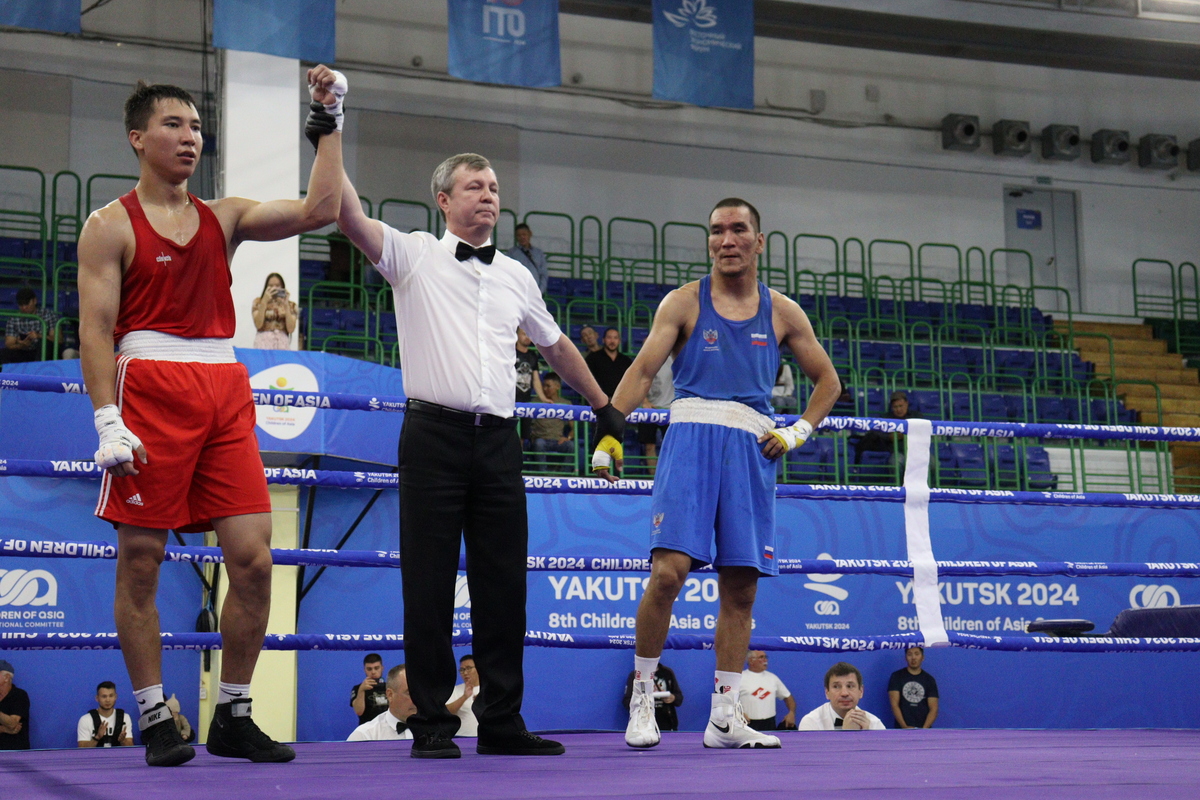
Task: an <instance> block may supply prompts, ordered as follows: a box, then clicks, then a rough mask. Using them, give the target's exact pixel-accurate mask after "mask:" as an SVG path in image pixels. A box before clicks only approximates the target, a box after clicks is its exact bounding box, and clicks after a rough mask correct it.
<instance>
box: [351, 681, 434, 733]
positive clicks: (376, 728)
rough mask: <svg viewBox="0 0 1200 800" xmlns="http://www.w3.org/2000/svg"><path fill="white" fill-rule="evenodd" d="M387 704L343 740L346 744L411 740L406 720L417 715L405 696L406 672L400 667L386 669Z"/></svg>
mask: <svg viewBox="0 0 1200 800" xmlns="http://www.w3.org/2000/svg"><path fill="white" fill-rule="evenodd" d="M385 691H386V695H387V698H386V699H387V705H386V706H384V707H383V709H382V710H381V711H380V712H379V714H378V715H377V716H375V717H374V718H373V719H372V720H371V721H370V722H364V723H363V724H362V725H359V726H358V727H357V728H355V729H354V730H353V731H351V732H350V735H349V736H347V737H346V741H347V742H379V741H387V740H391V739H411V738H413V735H412V731H410V730H409V729H408V724H407V720H408V718H409V717H411V716H412V715H413V714H415V713H417V707H416V706H415V705H413V701H412V696H411V695H409V693H408V673H407V672H406V671H405V669H404V665H403V664H398V665H396V666H394V667H392V668H391V669H390V670H388V674H387V688H386V690H385Z"/></svg>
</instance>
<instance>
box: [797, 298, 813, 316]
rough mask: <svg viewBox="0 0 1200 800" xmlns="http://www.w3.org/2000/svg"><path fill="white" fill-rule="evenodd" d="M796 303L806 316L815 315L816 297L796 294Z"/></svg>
mask: <svg viewBox="0 0 1200 800" xmlns="http://www.w3.org/2000/svg"><path fill="white" fill-rule="evenodd" d="M796 302H797V303H799V304H800V307H801V308H803V309H804V313H806V314H815V313H817V297H816V295H811V294H798V295H796Z"/></svg>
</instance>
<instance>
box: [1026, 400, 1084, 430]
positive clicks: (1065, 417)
mask: <svg viewBox="0 0 1200 800" xmlns="http://www.w3.org/2000/svg"><path fill="white" fill-rule="evenodd" d="M1073 405H1074V404H1073V403H1068V402H1067V401H1066V400H1064V399H1063V398H1061V397H1035V398H1034V399H1033V409H1034V420H1035V421H1036V422H1052V423H1060V424H1066V423H1072V422H1078V421H1079V419H1078V412H1076V414H1075V415H1074V416H1073V415H1072V413H1071V411H1072V406H1073Z"/></svg>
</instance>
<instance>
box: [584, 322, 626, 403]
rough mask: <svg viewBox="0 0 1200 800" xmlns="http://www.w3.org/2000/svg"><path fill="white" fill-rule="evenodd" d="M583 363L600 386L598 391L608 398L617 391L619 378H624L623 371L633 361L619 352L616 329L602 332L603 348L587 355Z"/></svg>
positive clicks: (619, 345)
mask: <svg viewBox="0 0 1200 800" xmlns="http://www.w3.org/2000/svg"><path fill="white" fill-rule="evenodd" d="M584 361H586V362H587V365H588V369H589V370H591V371H592V377H593V378H595V379H596V383H598V384H600V391H602V392H604V393H605V394H607V395H608V396H609V397H612V395H613V392H615V391H616V390H617V385H618V384H620V383H621V378H623V377H625V370H627V369H629V367H630V366H631V365H632V364H633V359H631V358H630V357H629V356H627V355H625V354H624V353H622V352H621V332H620V331H619V330H617V329H616V328H608V329H607V330H605V331H604V347H603V348H602V349H600V350H597V351H596V352H594V353H588V354H587V358H585V359H584ZM610 390H611V391H610Z"/></svg>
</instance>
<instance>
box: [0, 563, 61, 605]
mask: <svg viewBox="0 0 1200 800" xmlns="http://www.w3.org/2000/svg"><path fill="white" fill-rule="evenodd" d="M56 605H58V581H57V580H56V579H55V578H54V576H53V575H51V574H50V573H49V572H47V571H46V570H44V569H32V570H28V571H26V570H23V569H10V570H2V569H0V606H56Z"/></svg>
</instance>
